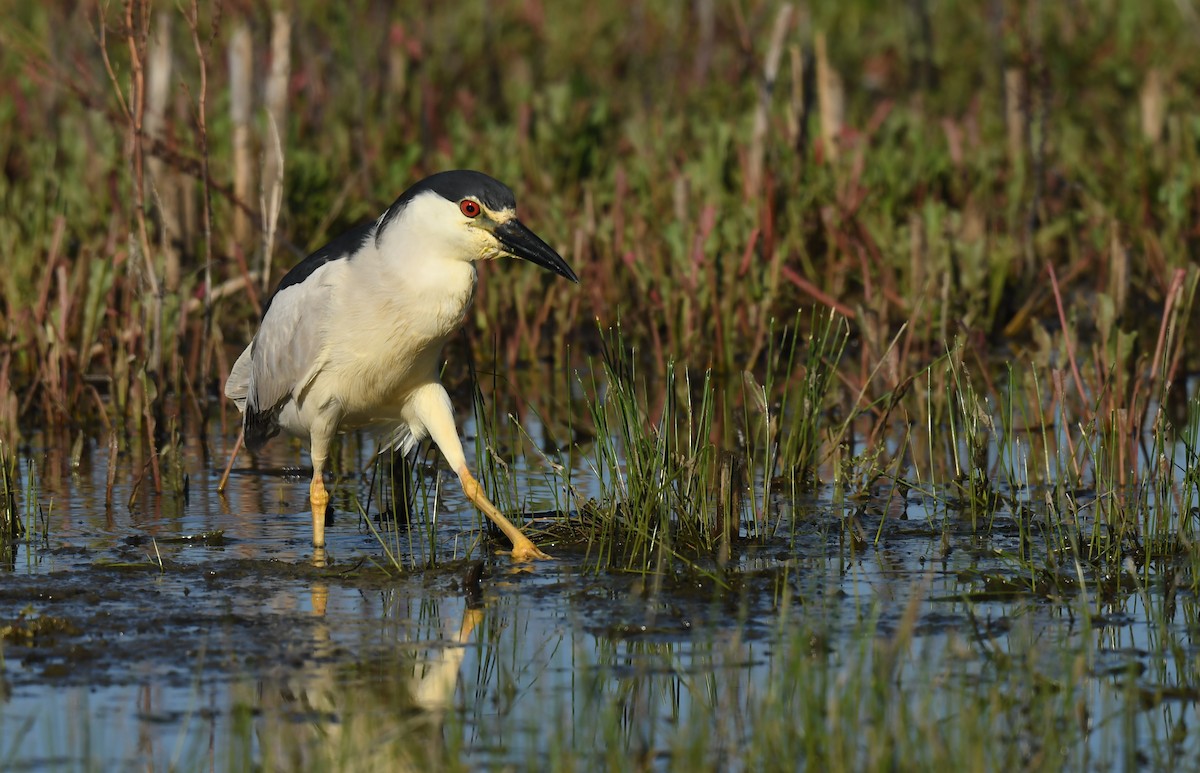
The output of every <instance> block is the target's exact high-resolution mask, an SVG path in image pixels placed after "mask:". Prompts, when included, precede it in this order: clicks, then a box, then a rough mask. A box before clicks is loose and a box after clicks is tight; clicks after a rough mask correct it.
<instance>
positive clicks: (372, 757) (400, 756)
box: [247, 580, 484, 771]
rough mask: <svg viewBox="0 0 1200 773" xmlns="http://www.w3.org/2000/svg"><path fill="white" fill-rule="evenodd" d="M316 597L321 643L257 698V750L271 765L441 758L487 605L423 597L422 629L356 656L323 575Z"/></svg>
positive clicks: (413, 763)
mask: <svg viewBox="0 0 1200 773" xmlns="http://www.w3.org/2000/svg"><path fill="white" fill-rule="evenodd" d="M310 600H311V604H312V615H313V618H314V625H313V629H312V647H311V650H310V651H309V652H308V653H307V655H306V656H305V657H304V658H303V664H302V666H301V667H300V668H296V667H295V666H296V664H295V663H292V664H281V666H282V673H280V674H279V675H278V676H277V677H276V678H274V679H270V678H268V679H264V680H262V681H260V682H259V683H258V685H257V688H258V694H257V695H256V696H253V697H250V698H249V699H248V700H247V703H250V704H251V705H255V706H256V707H257V709H258V712H257V713H258V718H257V720H256V731H257V741H258V747H259V748H258V752H257V754H255V755H254V756H257V757H259V758H260V761H261V762H262V763H263V765H264V767H266V768H283V769H294V770H312V769H336V770H372V771H375V770H431V769H437V768H438V767H440V764H439V761H441V760H443V755H444V754H445V748H444V743H443V737H442V725H443V721H444V719H445V717H446V714H447V711H448V710H449V709H450V708H451V707H452V706H453V702H454V694H455V691H456V689H457V687H458V682H459V675H460V668H461V666H462V662H463V659H464V658H465V656H466V653H467V647H468V646H469V644H470V641H471V638H472V633H473V632H474V631H475V630H476V628H477V626H479V624H480V622H481V621H482V620H483V616H484V610H483V609H482V608H480V607H479V606H478V605H475V604H472V603H467V604H465V605H464V610H463V612H462V615H461V618H458V619H457V620H455V621H454V622H451V621H449V620H444V618H443V617H442V616H441V615H440V614H438V605H433V606H422V607H421V608H420V611H419V612H418V619H417V620H416V621H415V622H416V623H417V633H418V634H420V635H419V636H418V637H417V638H410V639H407V640H401V641H397V643H396V649H395V650H394V652H395V653H396V654H395V655H391V656H386V657H385V658H382V659H380V658H376V659H374V662H370V661H367V660H357V661H356V660H355V658H354V657H353V656H351V657H347V654H348V653H347V651H346V644H345V642H344V641H340V640H338V639H336V638H335V637H334V636H332V633H333V632H332V630H331V629H332V624H331V623H330V622H329V617H328V615H329V613H330V611H331V610H330V593H329V586H328V583H326V582H324V581H321V580H316V581H314V582H313V584H312V586H311V595H310Z"/></svg>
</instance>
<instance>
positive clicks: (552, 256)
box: [493, 217, 579, 284]
mask: <svg viewBox="0 0 1200 773" xmlns="http://www.w3.org/2000/svg"><path fill="white" fill-rule="evenodd" d="M493 233H494V234H495V235H496V238H497V239H499V240H500V244H501V246H503V247H504V249H505V251H507V252H508V253H510V254H512V255H514V256H516V257H518V258H524V259H525V260H528V261H529V262H530V263H536V264H537V265H539V266H541V267H542V268H544V269H548V270H550V271H553V272H554V273H556V274H558V275H559V276H561V277H565V278H567V279H570V280H571V281H572V282H575V283H576V284H578V283H579V277H577V276H575V272H574V271H572V270H571V267H570V266H568V265H567V262H566V261H565V260H563V259H562V256H561V255H559V254H558V253H557V252H555V251H554V250H553V249H552V248H551V247H550V245H549V244H546V243H545V242H544V241H542V240H541V239H539V238H538V236H537V234H535V233H534V232H533V231H530V230H529V229H528V228H526V227H525V224H524V223H522V222H521V221H520V220H517V219H516V218H515V217H514V218H513V219H511V220H509V221H507V222H505V223H501V224H500V225H499V226H497V227H496V230H495V231H493Z"/></svg>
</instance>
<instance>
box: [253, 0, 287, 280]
mask: <svg viewBox="0 0 1200 773" xmlns="http://www.w3.org/2000/svg"><path fill="white" fill-rule="evenodd" d="M291 41H292V21H291V16H290V15H288V13H287V12H286V11H283V10H276V11H275V12H274V13H272V14H271V68H270V70H269V71H268V73H267V84H266V103H267V124H268V128H269V130H270V131H269V134H268V137H269V141H268V142H267V147H266V149H265V150H264V154H263V155H264V158H263V172H262V202H261V205H260V206H261V210H262V214H263V221H264V222H263V256H262V270H261V274H260V277H261V281H262V291H263V292H264V293H265V292H266V291H267V290H268V289H269V288H270V283H271V257H272V255H273V254H274V252H275V230H276V228H277V227H278V224H279V213H280V211H281V210H282V208H283V163H284V150H283V148H284V142H283V139H282V136H281V135H283V134H285V133H286V132H287V97H288V88H287V87H288V79H289V77H290V76H291V70H292V60H291Z"/></svg>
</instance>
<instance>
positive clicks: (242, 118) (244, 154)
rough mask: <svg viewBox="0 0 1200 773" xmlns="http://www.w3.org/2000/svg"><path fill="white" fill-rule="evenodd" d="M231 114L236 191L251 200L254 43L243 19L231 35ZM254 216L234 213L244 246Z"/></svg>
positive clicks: (235, 232)
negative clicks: (251, 115)
mask: <svg viewBox="0 0 1200 773" xmlns="http://www.w3.org/2000/svg"><path fill="white" fill-rule="evenodd" d="M228 55H229V118H230V120H231V121H232V123H233V195H234V196H237V198H238V199H239V200H241V201H250V191H251V190H252V189H253V187H254V186H253V176H254V175H253V172H252V171H251V163H252V153H251V136H250V114H251V110H252V105H253V101H254V100H253V96H252V95H253V91H254V87H253V78H254V43H253V41H252V39H251V37H250V25H248V24H247V23H246V20H245V19H239V20H238V21H237V23H236V24H235V25H234V28H233V33H232V34H231V35H230V37H229V52H228ZM250 238H251V221H250V217H249V216H248V215H247V214H246V213H245V212H243V211H241V210H235V211H234V213H233V239H234V241H235V242H237V243H238V244H239V245H241V246H243V247H244V246H245V245H247V244H249V243H250Z"/></svg>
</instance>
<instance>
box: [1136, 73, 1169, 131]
mask: <svg viewBox="0 0 1200 773" xmlns="http://www.w3.org/2000/svg"><path fill="white" fill-rule="evenodd" d="M1138 103H1139V104H1140V106H1141V117H1142V137H1143V138H1145V140H1146V141H1147V142H1149V143H1150V144H1151V145H1157V144H1158V143H1159V142H1160V141H1161V140H1162V135H1163V127H1164V126H1165V125H1166V122H1167V84H1166V77H1165V76H1164V75H1163V72H1162V70H1160V69H1158V68H1157V67H1151V68H1150V70H1149V71H1148V72H1147V73H1146V79H1145V80H1144V81H1142V88H1141V93H1140V94H1138Z"/></svg>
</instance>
